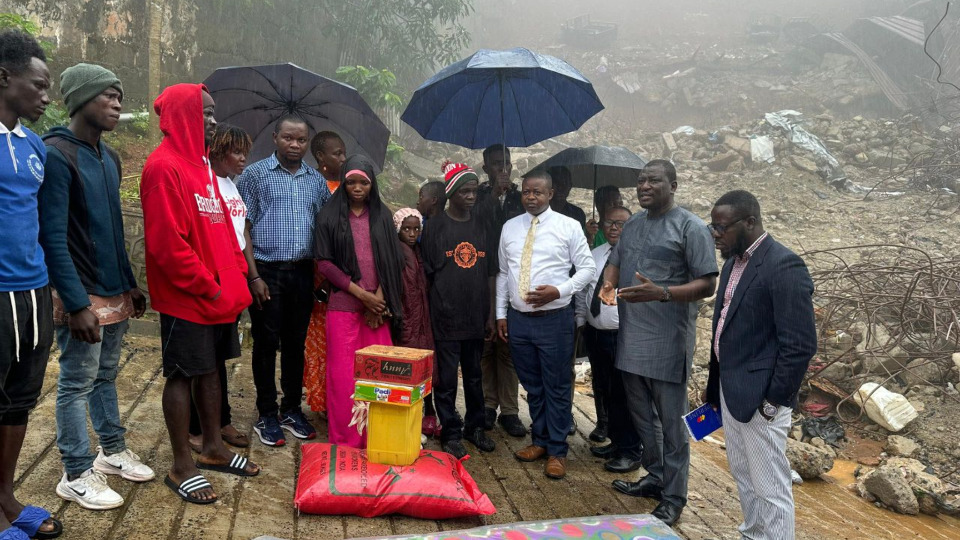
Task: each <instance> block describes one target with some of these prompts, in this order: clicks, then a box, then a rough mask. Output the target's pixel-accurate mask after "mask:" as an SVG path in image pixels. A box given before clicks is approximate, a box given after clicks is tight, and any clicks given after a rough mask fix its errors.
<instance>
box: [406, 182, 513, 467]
mask: <svg viewBox="0 0 960 540" xmlns="http://www.w3.org/2000/svg"><path fill="white" fill-rule="evenodd" d="M443 172H444V182H445V188H444V191H445V193H446V198H447V201H448V204H447V209H446V211H444V212H441V213H440V214H438V215H437V216H436V217H434V218H433V219H431V220H430V226H429V227H426V228H425V229H424V231H423V237H422V239H421V243H420V248H421V250H422V255H423V266H424V270H425V271H426V274H427V280H428V281H429V282H430V285H431V286H430V320H431V323H432V327H433V337H434V343H435V348H436V358H435V361H436V362H437V379H436V380H434V381H433V389H434V390H433V392H434V403H435V404H436V409H437V415H438V416H439V417H440V424H441V425H442V426H443V430H442V432H441V436H440V440H441V444H442V447H443V450H444V451H445V452H448V453H450V454H452V455H453V456H454V457H456V458H458V459H459V458H462V457H463V456H465V455H466V454H467V450H466V448H464V446H463V442H462V439H466V440H468V441H470V442H471V443H473V445H474V446H476V447H477V448H478V449H479V450H481V451H483V452H491V451H493V449H494V447H495V444H494V442H493V441H492V440H491V439H490V438H489V437H488V436H487V434H486V433H485V432H484V430H483V420H484V416H483V381H482V377H481V371H480V358H481V356H482V355H483V342H484V340H488V341H489V340H490V339H491V338H492V337H493V335H494V324H493V309H492V306H491V304H492V297H491V292H492V291H493V290H495V285H494V281H493V280H494V279H496V275H497V270H498V268H499V266H498V264H497V261H496V255H497V246H496V244H495V243H494V242H493V238H494V236H493V235H492V234H491V231H489V230H488V228H487V227H486V226H484V225H482V222H481V221H480V220H478V219H477V218H476V216H475V215H474V213H473V207H474V205H475V204H476V202H477V188H478V187H479V183H480V180H479V178H478V177H477V174H476V173H475V172H474V171H473V169H471V168H470V167H467V166H466V165H464V164H462V163H445V164H444V166H443ZM458 367H459V368H460V369H461V370H462V371H463V394H464V401H465V402H466V406H467V411H466V419H465V420H461V418H460V415H459V413H458V412H457V406H456V401H457V368H458Z"/></svg>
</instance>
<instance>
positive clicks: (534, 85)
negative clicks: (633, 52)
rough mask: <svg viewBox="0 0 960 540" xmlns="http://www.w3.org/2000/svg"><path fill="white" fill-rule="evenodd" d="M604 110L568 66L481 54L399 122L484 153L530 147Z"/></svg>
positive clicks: (541, 57) (444, 77)
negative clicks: (495, 147)
mask: <svg viewBox="0 0 960 540" xmlns="http://www.w3.org/2000/svg"><path fill="white" fill-rule="evenodd" d="M601 110H603V104H602V103H600V98H598V97H597V93H596V91H594V89H593V85H592V84H590V81H588V80H587V79H586V77H584V76H583V75H582V74H581V73H580V72H579V71H577V70H576V69H575V68H574V67H572V66H571V65H570V64H567V63H566V62H564V61H563V60H560V59H559V58H554V57H552V56H547V55H545V54H537V53H535V52H532V51H529V50H527V49H522V48H518V49H511V50H509V51H492V50H487V49H480V50H479V51H477V52H475V53H473V54H472V55H471V56H469V57H467V58H465V59H463V60H461V61H459V62H457V63H455V64H453V65H450V66H447V67H446V68H444V69H442V70H440V72H439V73H437V74H436V75H434V76H433V77H431V78H430V79H428V80H427V81H426V82H425V83H423V84H422V85H421V86H420V88H418V89H417V91H416V92H414V94H413V98H411V100H410V104H409V105H407V109H406V110H405V111H403V116H401V117H400V118H401V119H402V120H403V121H404V122H406V123H407V124H409V125H410V126H411V127H412V128H414V129H415V130H417V132H418V133H420V135H421V136H422V137H423V138H424V139H427V140H430V141H439V142H446V143H451V144H456V145H459V146H464V147H466V148H473V149H478V148H486V147H487V146H490V145H491V144H496V143H503V144H504V145H506V146H508V147H509V146H530V145H531V144H536V143H538V142H540V141H542V140H544V139H549V138H550V137H554V136H557V135H561V134H563V133H569V132H571V131H575V130H577V129H578V128H579V127H580V126H582V125H583V123H584V122H586V121H587V120H589V119H590V118H591V117H592V116H593V115H595V114H597V113H598V112H600V111H601Z"/></svg>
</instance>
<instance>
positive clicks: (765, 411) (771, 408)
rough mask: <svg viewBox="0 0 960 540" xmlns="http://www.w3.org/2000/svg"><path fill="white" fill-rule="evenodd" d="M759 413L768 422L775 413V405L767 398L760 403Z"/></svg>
mask: <svg viewBox="0 0 960 540" xmlns="http://www.w3.org/2000/svg"><path fill="white" fill-rule="evenodd" d="M760 414H761V415H762V416H763V417H764V418H766V419H767V421H768V422H769V421H770V420H773V417H774V416H776V415H777V406H776V405H774V404H773V403H770V402H769V401H767V400H763V403H761V404H760Z"/></svg>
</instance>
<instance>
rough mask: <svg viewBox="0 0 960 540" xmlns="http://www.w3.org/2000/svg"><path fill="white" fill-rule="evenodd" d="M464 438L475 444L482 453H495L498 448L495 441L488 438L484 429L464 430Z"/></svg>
mask: <svg viewBox="0 0 960 540" xmlns="http://www.w3.org/2000/svg"><path fill="white" fill-rule="evenodd" d="M463 438H464V439H466V440H468V441H470V442H471V443H473V445H474V446H476V447H477V449H478V450H480V451H481V452H493V449H494V448H496V447H497V445H496V443H494V442H493V439H491V438H490V437H487V434H486V432H485V431H483V428H474V429H467V430H464V435H463Z"/></svg>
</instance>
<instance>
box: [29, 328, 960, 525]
mask: <svg viewBox="0 0 960 540" xmlns="http://www.w3.org/2000/svg"><path fill="white" fill-rule="evenodd" d="M55 356H56V355H55V354H54V357H53V358H52V359H51V364H50V369H49V370H48V374H47V380H46V381H45V384H44V389H43V392H44V393H43V396H42V398H41V400H40V404H39V406H38V407H37V409H36V410H35V411H34V412H33V415H32V417H31V423H30V427H29V429H28V433H27V439H26V441H25V443H24V449H23V453H22V457H21V460H20V462H19V464H18V468H17V473H16V483H17V495H18V497H19V498H20V500H21V501H23V502H28V503H31V504H38V505H42V506H44V507H46V508H48V509H50V510H51V511H52V512H53V513H54V514H55V515H57V516H58V517H59V518H60V519H61V520H62V521H63V523H64V527H65V533H64V535H63V538H65V539H73V538H86V539H89V538H96V539H102V540H113V539H131V540H135V539H156V538H165V539H171V540H172V539H221V538H223V539H225V538H236V539H249V538H254V537H256V536H259V535H264V534H269V535H274V536H278V537H281V538H289V539H308V538H310V539H313V538H318V539H333V538H353V537H382V536H388V535H392V534H411V533H427V532H436V531H441V530H454V529H462V528H469V527H474V526H478V525H480V524H482V523H483V522H482V521H481V520H480V518H475V519H455V520H446V521H429V520H420V519H413V518H407V517H401V516H391V517H382V518H375V519H363V518H358V517H353V516H342V517H331V516H311V515H298V514H297V511H296V510H295V509H294V507H293V492H294V487H295V482H296V474H297V470H298V466H299V455H300V452H299V448H298V444H297V443H293V444H289V445H288V446H286V447H282V448H267V447H266V446H263V445H262V444H260V443H259V441H256V436H255V434H252V433H251V439H252V440H254V443H253V445H252V446H251V448H250V450H249V457H250V458H251V459H252V460H254V461H255V462H257V463H259V464H261V465H262V466H263V469H264V470H263V472H262V473H261V474H260V475H259V476H258V477H255V478H251V479H240V478H238V477H235V476H231V475H223V474H216V473H212V474H210V475H209V479H210V480H211V481H212V482H213V483H214V487H215V488H216V489H217V492H218V494H219V496H220V501H219V502H218V503H216V504H214V505H211V506H197V505H191V504H186V503H183V502H181V501H180V499H179V498H177V497H176V496H175V495H174V494H173V493H171V492H170V490H169V489H168V488H167V487H166V486H164V485H163V482H162V476H161V475H163V474H165V473H166V471H167V470H168V468H169V466H170V463H171V453H170V449H169V444H168V442H167V437H166V430H165V427H164V424H163V416H162V411H161V403H160V396H161V393H162V390H163V377H162V375H161V373H160V367H159V365H160V364H159V341H158V340H157V339H155V338H142V337H130V338H129V339H128V342H127V344H126V347H125V349H124V353H123V358H122V360H121V361H122V365H121V370H120V376H119V380H118V383H117V384H118V389H119V394H120V407H121V413H122V414H123V417H124V419H125V421H126V424H127V427H128V433H127V441H128V445H129V446H130V448H132V449H133V450H134V451H136V452H138V453H139V454H140V456H141V457H142V458H143V459H144V460H145V461H146V462H147V463H149V464H151V465H152V466H153V467H154V468H155V469H156V470H157V473H158V479H157V480H154V481H152V482H148V483H146V484H139V485H137V484H132V483H129V482H125V481H123V480H120V479H119V478H117V477H111V478H110V484H111V486H113V487H114V489H117V490H118V491H119V492H120V494H121V495H123V496H124V498H125V499H126V504H125V505H124V506H123V507H121V508H118V509H116V510H111V511H106V512H89V511H86V510H83V509H82V508H80V507H79V506H77V505H76V504H70V503H66V502H64V501H62V500H61V499H60V498H58V497H57V495H56V494H55V492H54V488H55V486H56V484H57V482H58V481H59V478H60V475H61V474H62V470H61V466H60V456H59V452H58V451H57V448H56V444H55V437H56V426H55V423H54V405H55V398H56V377H57V373H58V366H57V362H56V359H55ZM229 369H230V374H231V375H230V376H231V379H232V380H231V383H230V393H231V404H232V405H233V407H234V413H233V414H234V423H235V425H237V426H238V427H240V428H243V429H248V430H249V428H250V426H251V423H252V419H253V416H254V414H255V413H254V411H253V402H254V390H253V382H252V377H251V374H250V368H249V351H245V352H244V357H242V358H240V359H238V360H235V361H231V362H230V363H229ZM576 405H577V407H576V411H575V419H576V422H577V425H578V427H579V430H580V432H579V434H578V435H577V436H576V437H572V438H571V443H572V445H571V452H570V456H569V465H568V466H569V469H568V476H567V478H566V479H564V480H561V481H553V480H550V479H548V478H546V477H544V476H543V474H542V469H541V468H542V464H524V463H519V462H517V461H516V460H514V459H513V457H512V455H511V452H512V451H513V450H516V449H518V448H521V447H522V446H523V445H524V444H526V442H527V440H526V439H524V440H521V439H514V438H511V437H508V436H506V435H505V434H504V433H503V432H502V431H500V430H499V429H497V430H495V431H494V432H493V437H494V439H495V440H496V442H497V445H498V447H497V450H496V451H494V452H492V453H490V454H481V453H479V452H478V453H476V454H475V455H474V457H473V458H472V459H470V460H469V461H468V462H467V465H466V466H467V469H468V470H469V471H470V473H471V474H472V475H473V477H474V478H475V479H476V480H477V482H478V484H479V485H480V487H481V489H483V490H484V491H485V492H486V493H487V494H488V495H489V496H490V499H491V500H492V501H493V503H494V505H495V506H496V507H497V510H498V511H497V513H496V514H495V515H493V516H488V517H487V518H486V523H509V522H516V521H529V520H541V519H554V518H565V517H573V516H590V515H598V514H631V513H649V512H650V511H652V510H653V507H654V502H653V501H648V500H645V499H636V498H632V497H627V496H623V495H620V494H618V493H616V492H615V491H614V490H613V489H611V488H610V482H611V481H612V480H614V479H615V478H617V476H616V475H613V474H609V473H606V472H604V471H603V469H602V467H601V461H600V460H599V459H596V458H594V457H592V456H591V455H590V453H589V450H588V447H589V444H590V443H589V442H588V441H587V439H586V434H587V433H589V431H590V430H591V429H592V428H593V417H594V410H593V402H592V399H591V398H590V397H588V396H585V395H580V394H578V396H577V400H576ZM311 418H312V419H313V420H314V421H315V425H317V427H318V428H320V429H321V435H320V437H321V440H323V438H324V432H325V422H324V421H323V420H319V419H317V417H316V416H315V415H312V416H311ZM525 420H528V419H525ZM428 444H429V445H432V446H436V443H435V442H432V441H431V442H429V443H428ZM467 444H468V447H469V443H467ZM636 477H637V473H635V474H634V475H631V476H630V478H629V479H631V480H632V479H635V478H636ZM794 493H795V497H796V501H797V507H798V511H797V521H798V527H797V538H799V539H804V540H805V539H810V540H813V539H818V540H819V539H834V538H836V539H850V540H853V539H861V538H882V539H894V538H896V539H903V538H918V539H920V538H922V539H929V540H934V539H951V538H952V539H956V538H958V535H957V532H956V531H957V530H960V528H957V527H960V521H957V520H953V519H950V518H942V519H941V518H930V517H920V518H915V517H910V516H899V515H896V514H893V513H891V512H888V511H886V510H881V509H878V508H875V507H874V506H872V505H870V504H868V503H866V502H864V501H862V500H860V499H859V498H857V497H856V496H855V495H853V494H852V493H850V492H849V491H847V490H846V489H845V488H844V487H843V485H841V483H840V482H838V481H831V480H830V479H829V478H828V479H827V480H825V481H814V482H809V481H808V482H806V483H805V484H804V485H802V486H799V487H797V488H796V489H795V490H794ZM689 498H690V502H689V504H688V506H687V508H686V510H685V511H684V513H683V516H682V518H681V520H680V522H679V523H678V524H677V526H676V529H677V531H678V533H679V534H680V535H681V536H683V537H684V538H689V539H692V540H701V539H708V538H717V539H720V538H723V539H727V538H737V537H738V535H737V534H736V526H737V524H738V522H739V518H740V507H739V502H738V499H737V491H736V486H735V485H734V483H733V480H732V478H731V477H730V474H729V472H728V470H727V466H726V458H725V456H724V453H723V450H722V449H721V448H720V447H719V446H718V445H715V444H711V443H708V442H705V443H696V444H694V445H693V456H692V461H691V470H690V495H689Z"/></svg>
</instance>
